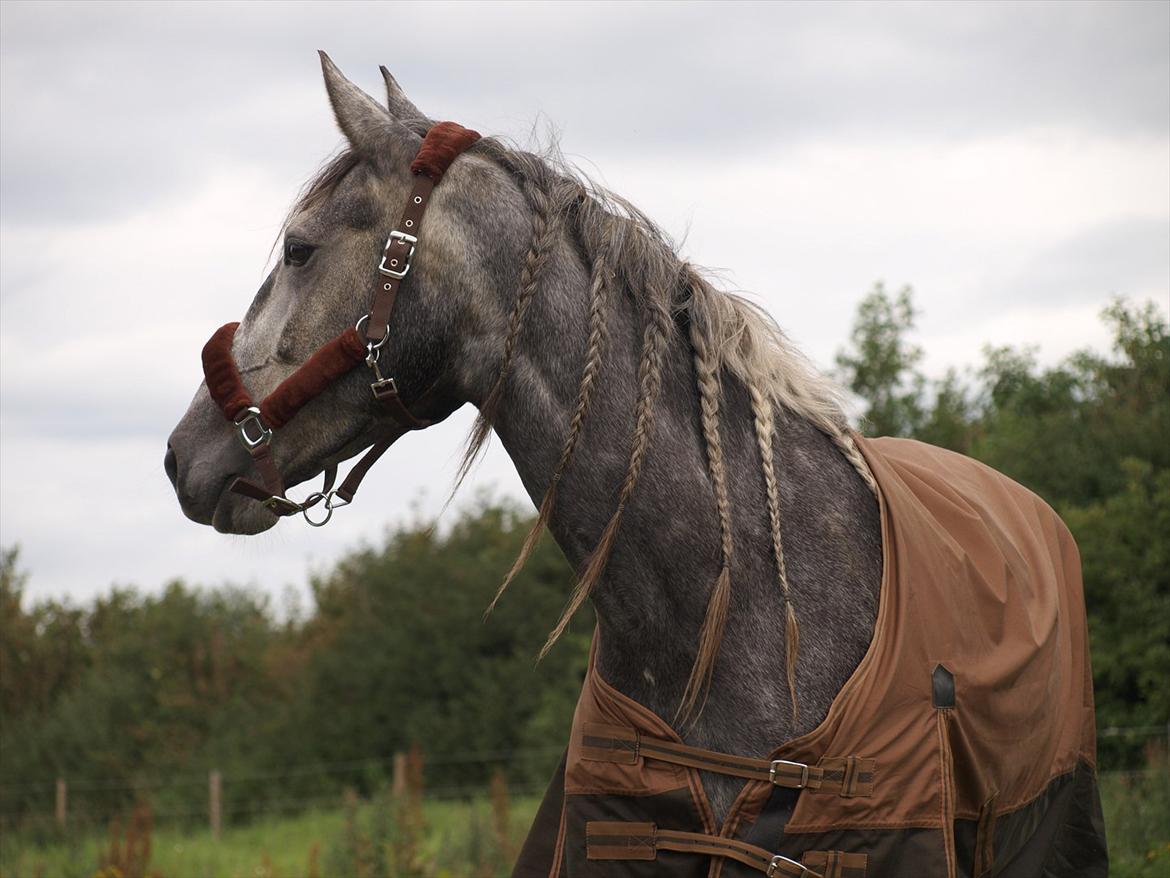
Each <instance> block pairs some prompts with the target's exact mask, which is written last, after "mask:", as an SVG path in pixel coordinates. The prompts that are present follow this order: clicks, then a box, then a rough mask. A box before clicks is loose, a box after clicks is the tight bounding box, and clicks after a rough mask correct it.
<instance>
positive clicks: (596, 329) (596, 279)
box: [484, 239, 613, 616]
mask: <svg viewBox="0 0 1170 878" xmlns="http://www.w3.org/2000/svg"><path fill="white" fill-rule="evenodd" d="M610 250H611V240H610V239H606V241H605V242H603V245H602V247H601V249H600V250H599V251H598V253H597V255H596V256H595V257H594V258H593V264H592V266H591V277H590V284H589V341H588V344H587V346H586V349H585V367H584V369H582V370H581V381H580V384H579V385H578V386H577V408H576V410H575V411H574V412H573V417H572V419H571V420H570V421H569V435H568V436H567V437H566V439H565V444H564V447H563V448H562V450H561V457H560V460H559V461H557V465H556V468H555V469H554V470H553V474H552V478H551V479H550V480H549V485H548V489H547V490H546V491H545V492H544V498H543V499H542V500H541V501H540V511H539V513H538V514H537V516H536V521H534V522H533V524H532V527H531V529H529V531H528V535H527V536H526V537H525V538H524V545H523V546H522V547H521V549H520V554H519V555H517V556H516V560H515V561H514V562H513V563H512V569H511V570H509V571H508V575H507V576H506V577H504V581H503V582H502V583H500V587H499V588H498V589H497V590H496V594H495V597H493V598H492V602H491V603H490V604H489V605H488V608H487V610H486V611H485V612H484V615H485V616H486V615H487V614H488V613H490V612H491V611H492V610H494V609H495V606H496V604H497V603H498V602H499V600H500V597H501V596H502V595H503V594H504V590H505V589H506V588H507V587H508V586H509V584H511V582H512V580H513V579H514V578H515V577H516V574H517V573H519V572H520V570H521V569H522V568H523V567H524V564H525V563H526V562H527V561H528V558H529V556H531V554H532V550H533V549H534V548H535V547H536V542H537V539H538V538H539V537H540V534H541V532H542V531H543V530H544V528H545V525H546V524H547V523H548V520H549V517H550V516H551V515H552V510H553V506H554V505H555V503H556V496H557V487H558V486H559V485H560V481H561V476H562V475H564V472H565V470H566V469H567V468H568V466H569V462H570V461H571V460H572V458H573V452H574V451H575V450H576V448H577V442H578V440H579V439H580V438H581V431H582V429H583V428H584V426H585V418H586V417H587V416H588V414H589V405H590V403H591V402H592V401H593V391H594V389H595V388H596V386H597V383H598V379H599V377H600V375H601V368H602V365H603V362H602V357H603V356H604V354H605V349H606V346H607V345H608V342H609V307H610V304H611V301H610V300H611V294H612V292H613V274H612V272H611V271H610V268H609V253H610Z"/></svg>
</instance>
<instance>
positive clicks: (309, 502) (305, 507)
mask: <svg viewBox="0 0 1170 878" xmlns="http://www.w3.org/2000/svg"><path fill="white" fill-rule="evenodd" d="M330 493H332V492H330ZM321 500H324V501H325V504H324V506H323V507H322V508H324V510H325V517H324V518H322V519H321V520H320V521H313V519H312V518H310V517H309V510H310V509H312V508H313V507H314V506H316V505H317V503H318V502H320V501H321ZM301 515H303V516H304V517H305V521H307V522H308V523H309V524H311V525H312V526H313V527H324V526H325V525H327V524H328V523H329V519H331V518H332V517H333V507H332V506H330V505H329V498H328V496H327V495H325V494H322V493H321V492H320V491H314V492H313V493H312V494H310V495H309V496H308V497H306V498H305V502H304V503H302V504H301Z"/></svg>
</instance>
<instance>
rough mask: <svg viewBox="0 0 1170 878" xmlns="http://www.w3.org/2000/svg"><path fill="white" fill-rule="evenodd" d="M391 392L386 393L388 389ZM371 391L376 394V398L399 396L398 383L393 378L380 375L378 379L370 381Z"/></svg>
mask: <svg viewBox="0 0 1170 878" xmlns="http://www.w3.org/2000/svg"><path fill="white" fill-rule="evenodd" d="M387 389H388V391H389V393H386V391H387ZM370 393H372V394H374V399H381V398H382V397H383V396H386V395H393V396H398V385H397V384H395V383H394V379H393V378H383V377H381V376H380V375H379V376H378V380H377V381H372V382H370Z"/></svg>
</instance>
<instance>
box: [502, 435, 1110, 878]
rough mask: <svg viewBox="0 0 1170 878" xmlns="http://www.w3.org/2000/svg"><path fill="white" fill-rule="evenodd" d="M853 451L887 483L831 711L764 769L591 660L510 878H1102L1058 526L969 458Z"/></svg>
mask: <svg viewBox="0 0 1170 878" xmlns="http://www.w3.org/2000/svg"><path fill="white" fill-rule="evenodd" d="M858 444H859V446H860V448H861V450H862V453H863V454H864V455H865V459H866V461H867V462H868V463H869V465H870V467H871V469H872V470H873V473H874V476H875V477H876V479H877V483H878V486H879V489H880V491H879V493H880V501H881V523H882V538H883V546H884V561H883V577H882V584H881V593H880V595H881V596H880V604H879V610H878V617H877V622H876V626H875V631H874V637H873V641H872V643H871V644H870V647H869V650H868V652H867V653H866V655H865V657H864V658H863V659H862V661H861V663H860V664H859V665H858V667H857V669H856V671H855V672H854V673H853V675H852V676H851V677H850V679H849V680H848V681H847V682H846V684H845V685H844V687H843V688H842V689H841V691H840V693H839V694H838V695H837V697H836V699H835V700H834V701H833V704H832V706H831V707H830V710H829V713H828V716H827V717H826V718H825V720H824V721H823V722H822V723H821V724H820V725H819V726H818V727H817V728H816V729H814V730H813V731H812V732H810V733H808V734H807V735H804V736H802V737H800V738H797V739H794V740H791V741H787V742H784V743H783V744H781V745H780V746H779V747H777V748H776V750H775V751H774V752H773V753H771V754H769V755H768V757H767V760H761V759H745V758H741V757H734V756H729V755H728V754H713V753H710V752H709V751H693V752H692V751H691V750H690V749H689V748H686V747H685V746H681V745H682V741H681V738H679V736H678V734H677V733H676V732H675V731H674V730H673V729H672V728H671V727H670V726H669V725H668V724H667V723H666V722H665V721H663V720H662V719H661V718H660V717H658V716H657V715H655V714H653V713H651V712H650V711H649V710H648V709H646V708H645V707H643V706H642V705H640V704H638V703H637V702H635V701H633V700H632V699H630V698H628V697H626V696H625V695H623V694H622V693H620V692H618V691H617V690H616V689H614V688H613V687H611V686H610V685H609V684H607V683H606V682H605V680H603V679H601V677H600V675H599V674H598V672H597V670H596V668H595V667H594V666H593V663H592V662H591V663H590V669H589V672H588V674H587V676H586V680H585V683H584V686H583V688H582V691H581V696H580V700H579V701H578V704H577V710H576V714H575V717H574V722H573V730H572V737H571V739H570V742H569V747H568V751H567V753H566V756H565V759H564V761H563V763H562V765H561V767H560V769H558V772H557V774H556V776H555V777H554V779H553V782H552V785H551V786H550V788H549V791H548V793H547V795H546V797H545V800H544V803H543V804H542V806H541V809H540V812H539V813H538V815H537V818H536V821H535V823H534V826H533V829H532V831H531V833H530V835H529V838H528V841H527V843H526V844H525V847H524V850H523V851H522V853H521V855H520V859H519V861H518V863H517V865H516V869H515V873H514V874H515V875H516V876H521V878H556V876H573V878H576V876H582V875H597V876H626V875H629V876H651V875H671V876H676V875H677V876H693V878H702V876H708V878H717V876H720V875H722V876H727V878H731V876H745V878H746V876H759V875H761V874H765V875H771V876H773V878H775V876H791V878H797V876H800V875H802V874H803V875H806V876H812V875H817V876H835V878H863V876H866V878H876V876H940V878H962V876H979V878H982V876H993V875H994V876H1004V878H1024V876H1028V878H1031V876H1074V875H1075V876H1104V875H1106V873H1107V871H1108V865H1107V856H1106V849H1105V837H1104V829H1103V824H1102V819H1101V809H1100V802H1099V797H1098V792H1097V784H1096V774H1095V752H1096V735H1095V725H1094V714H1093V690H1092V677H1091V674H1090V668H1089V652H1088V640H1087V632H1086V627H1085V608H1084V599H1083V595H1082V588H1081V574H1080V560H1079V556H1078V553H1077V549H1076V545H1075V544H1074V542H1073V539H1072V537H1071V536H1070V534H1069V532H1068V530H1067V528H1066V527H1065V526H1064V524H1063V522H1062V521H1061V520H1060V519H1059V517H1058V516H1057V515H1056V513H1055V512H1053V511H1052V509H1051V508H1050V507H1049V506H1048V505H1047V504H1045V503H1044V502H1043V501H1042V500H1041V499H1040V498H1038V497H1037V496H1036V495H1035V494H1033V493H1031V492H1030V491H1028V490H1027V489H1025V488H1023V487H1022V486H1020V485H1018V484H1016V483H1015V482H1013V481H1011V480H1010V479H1008V478H1007V477H1005V476H1003V475H1001V474H999V473H997V472H995V471H994V470H991V469H990V468H988V467H986V466H984V465H982V464H980V463H978V462H976V461H974V460H971V459H969V458H966V457H963V456H961V455H958V454H954V453H952V452H948V451H944V450H942V449H938V448H934V447H931V446H928V445H924V444H922V443H919V442H914V441H910V440H903V439H870V440H867V439H860V438H859V439H858ZM696 754H699V755H697V756H696ZM703 754H705V755H703ZM773 759H777V760H784V762H781V763H778V764H775V765H773V766H772V770H771V772H769V762H770V760H773ZM719 760H723V762H724V763H725V764H726V765H727V766H730V767H728V768H727V769H726V770H727V773H730V774H737V775H739V776H742V777H744V778H745V779H746V782H745V784H744V787H743V790H742V791H741V793H740V796H739V798H738V800H737V801H736V803H735V805H734V806H733V807H732V809H731V812H730V813H729V814H728V815H727V817H726V819H725V820H724V821H723V822H722V825H717V824H716V822H715V820H714V817H713V815H712V813H711V808H710V806H709V804H708V802H707V799H706V796H705V794H704V792H703V786H702V783H701V780H700V774H699V770H698V766H699V765H702V766H703V767H704V768H705V769H708V770H719V769H712V767H711V766H712V764H718V761H719ZM769 870H771V871H769ZM802 870H803V871H802Z"/></svg>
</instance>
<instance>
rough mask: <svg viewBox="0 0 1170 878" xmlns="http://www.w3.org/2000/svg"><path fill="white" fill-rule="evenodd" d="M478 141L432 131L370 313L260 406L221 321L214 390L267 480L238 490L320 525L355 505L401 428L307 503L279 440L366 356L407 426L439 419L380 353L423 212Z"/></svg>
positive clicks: (445, 126)
mask: <svg viewBox="0 0 1170 878" xmlns="http://www.w3.org/2000/svg"><path fill="white" fill-rule="evenodd" d="M477 140H479V134H478V133H477V132H475V131H471V130H470V129H468V128H464V127H463V126H462V125H458V124H456V123H455V122H440V123H439V124H437V125H435V126H434V127H433V128H431V129H430V130H429V131H428V132H427V135H426V137H425V138H423V142H422V145H421V146H420V147H419V150H418V153H417V154H416V155H415V157H414V161H412V162H411V164H410V170H411V172H412V174H413V175H414V186H413V188H412V189H411V192H410V197H409V198H408V199H407V202H406V208H405V209H404V210H403V212H402V218H401V219H400V220H399V222H398V225H397V226H396V227H395V228H394V230H393V231H391V232H390V234H389V235H388V236H387V238H386V245H385V247H384V248H383V250H382V258H381V261H380V262H379V263H378V266H377V273H376V275H375V277H376V280H377V284H376V286H375V290H374V299H373V304H372V305H371V306H370V310H369V312H368V313H366V314H364V315H363V316H362V317H361V319H360V320H358V322H357V325H356V326H354V327H352V328H350V329H347V330H345V331H344V332H343V333H341V335H339V336H337V337H336V338H334V339H332V340H330V341H328V342H326V343H325V344H324V345H322V346H321V347H320V348H318V349H317V350H316V351H315V352H314V353H313V354H312V356H310V357H309V358H308V359H307V360H306V361H305V362H304V363H303V364H302V365H301V366H300V368H298V369H297V370H296V371H295V372H293V374H292V375H290V376H289V377H288V378H286V379H285V380H284V381H282V382H281V383H280V384H279V385H278V386H277V387H276V389H275V390H273V391H272V393H270V394H268V396H266V397H265V398H264V399H263V400H261V401H260V403H259V405H257V404H256V403H255V402H253V400H252V397H251V395H250V394H249V393H248V389H247V388H246V387H245V386H244V382H243V379H242V378H241V377H240V370H239V368H238V367H237V365H236V361H235V358H234V357H233V356H232V339H233V338H234V337H235V333H236V329H237V328H238V327H239V325H240V324H239V323H228V324H225V325H224V326H221V327H220V328H219V329H217V330H216V331H215V334H214V335H212V336H211V339H210V340H209V341H208V342H207V344H206V345H204V347H203V375H204V377H205V378H206V379H207V389H208V391H209V392H210V393H211V398H212V399H213V400H215V404H216V405H218V406H219V408H220V410H221V411H222V412H223V413H224V416H225V417H226V418H227V419H228V420H229V421H232V422H233V423H234V424H235V425H236V432H237V435H238V436H239V438H240V442H241V443H243V445H244V448H246V449H247V450H248V454H249V455H251V457H252V461H253V462H254V463H255V465H256V470H257V471H258V472H259V473H260V479H261V480H260V481H259V482H256V481H252V480H251V479H246V478H244V477H242V476H241V477H239V478H236V479H235V480H234V481H233V482H232V484H231V487H230V490H231V491H233V492H234V493H236V494H241V495H243V496H245V497H249V498H251V499H252V500H256V501H258V502H260V503H262V504H263V505H264V506H265V507H267V508H268V510H269V511H271V512H273V513H274V514H276V515H280V516H286V515H295V514H296V513H298V512H299V513H301V514H303V515H304V516H305V520H306V521H307V522H309V524H311V525H313V526H315V527H320V526H321V525H323V524H325V522H327V521H328V520H329V519H330V517H331V516H332V514H333V510H334V509H335V508H337V507H339V506H345V505H347V504H349V503H350V502H351V501H352V500H353V498H354V495H355V494H356V493H357V489H358V486H359V485H360V484H361V481H362V479H363V478H364V477H365V474H366V473H367V472H369V470H370V467H372V466H373V465H374V463H375V462H376V461H377V460H378V458H380V457H381V456H382V455H383V454H384V453H385V452H386V449H387V448H389V447H390V446H391V445H392V444H393V443H394V441H395V440H396V439H397V438H398V436H399V435H401V434H400V433H397V432H394V433H393V435H389V436H385V437H383V438H380V439H378V440H377V441H376V442H374V444H373V445H371V446H370V447H369V449H368V450H367V451H366V453H365V455H364V456H363V457H362V459H361V460H360V461H358V462H357V464H355V465H354V467H353V469H352V470H350V473H349V475H348V476H347V477H346V479H345V481H343V482H342V483H341V485H340V486H339V487H337V488H334V487H333V479H334V477H335V475H336V469H335V468H331V469H329V470H328V471H327V472H326V476H325V484H324V486H323V487H322V489H321V490H320V491H316V492H314V493H312V494H310V495H309V496H308V497H307V498H306V499H305V500H304V501H303V502H297V501H296V500H291V499H289V498H288V497H287V496H285V487H284V480H283V478H282V477H281V475H280V470H279V469H277V467H276V464H275V462H274V461H273V459H272V449H271V443H272V435H273V432H274V431H275V430H278V429H280V428H281V427H283V426H284V425H285V424H287V423H288V422H289V421H290V420H291V419H292V418H293V416H294V415H296V413H297V412H298V411H300V410H301V409H302V408H303V407H304V406H305V405H306V404H307V403H308V402H309V401H310V400H312V399H314V398H316V397H317V396H319V395H320V394H321V393H322V392H324V391H325V390H326V388H328V387H329V386H330V385H331V384H332V383H333V382H335V381H337V380H338V379H339V378H341V377H342V376H344V375H345V374H347V373H348V372H349V371H350V370H351V369H353V368H354V366H356V365H357V364H358V363H360V362H362V361H364V362H365V364H366V366H367V367H368V368H369V369H370V370H371V371H372V373H373V381H371V382H370V391H371V392H372V393H373V395H374V398H375V399H376V400H378V402H379V403H381V404H382V406H383V408H384V409H385V410H386V413H387V414H388V415H389V416H390V417H391V418H392V419H393V420H394V421H395V422H397V424H398V425H399V426H400V427H402V428H404V429H406V430H421V429H423V428H424V427H429V426H430V425H431V423H432V422H431V421H424V420H420V419H419V418H416V417H415V416H414V415H413V414H411V412H410V409H408V408H407V406H406V404H405V403H404V402H403V401H402V397H401V396H400V395H399V388H398V384H397V383H396V382H395V380H394V378H393V377H392V376H388V375H383V374H382V370H381V369H380V368H379V367H378V356H379V354H380V353H381V350H382V348H383V347H384V346H385V344H386V342H387V340H388V339H389V337H390V318H391V316H392V315H393V313H394V302H395V299H396V298H397V297H398V290H399V288H400V287H401V285H402V281H403V280H404V279H405V278H406V276H407V274H408V273H409V272H410V266H411V260H412V259H413V258H414V253H415V247H416V246H417V245H418V241H419V231H420V229H421V227H422V219H423V213H424V212H425V211H426V208H427V203H428V202H429V200H430V196H431V193H432V192H433V191H434V188H435V186H436V185H438V183H439V181H440V180H441V179H442V177H443V174H444V173H445V172H446V170H447V168H449V167H450V166H451V163H452V162H453V161H455V159H456V158H457V157H458V156H459V154H460V153H462V152H463V151H464V150H465V149H467V148H468V147H469V146H471V145H472V144H473V143H475V142H476V141H477ZM318 503H323V505H324V509H325V514H324V516H323V517H322V518H320V519H317V520H314V519H312V518H310V517H309V510H310V509H312V508H313V507H314V506H316V505H317V504H318Z"/></svg>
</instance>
